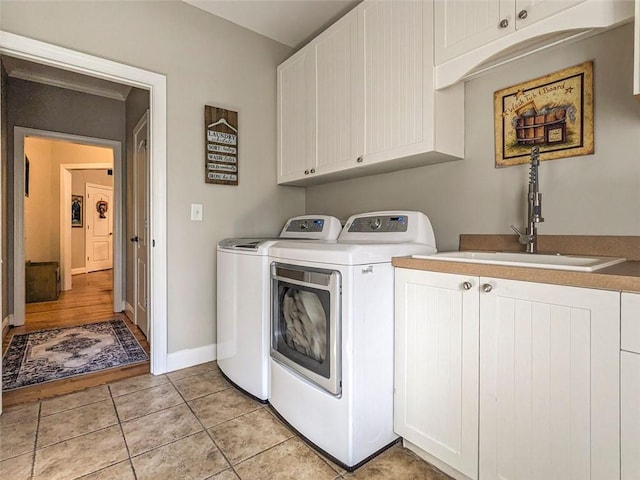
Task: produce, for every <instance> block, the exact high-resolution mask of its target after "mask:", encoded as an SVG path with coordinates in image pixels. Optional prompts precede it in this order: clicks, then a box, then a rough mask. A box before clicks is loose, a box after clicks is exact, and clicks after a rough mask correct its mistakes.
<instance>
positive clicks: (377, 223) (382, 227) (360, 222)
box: [348, 215, 408, 232]
mask: <svg viewBox="0 0 640 480" xmlns="http://www.w3.org/2000/svg"><path fill="white" fill-rule="evenodd" d="M407 225H408V219H407V217H406V216H405V215H385V216H378V215H376V216H371V217H358V218H356V219H354V220H353V222H352V223H351V226H350V227H349V230H348V231H349V232H406V231H407Z"/></svg>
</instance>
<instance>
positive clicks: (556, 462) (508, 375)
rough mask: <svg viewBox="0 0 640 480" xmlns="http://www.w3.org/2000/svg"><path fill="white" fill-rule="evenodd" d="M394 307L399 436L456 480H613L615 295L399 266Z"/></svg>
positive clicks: (616, 451) (616, 464) (616, 462)
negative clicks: (442, 465)
mask: <svg viewBox="0 0 640 480" xmlns="http://www.w3.org/2000/svg"><path fill="white" fill-rule="evenodd" d="M396 302H397V305H396V404H395V406H396V415H395V427H396V432H397V433H398V434H399V435H401V436H403V437H404V438H405V439H406V440H408V441H409V442H411V443H413V444H414V445H416V446H418V447H419V448H420V449H422V450H423V451H424V452H426V453H427V454H428V456H431V457H434V458H436V459H437V460H439V461H441V462H444V463H445V464H447V465H448V466H450V467H453V468H454V469H455V470H457V471H458V472H460V473H461V474H463V475H460V476H459V478H465V477H466V478H472V479H475V478H479V479H480V480H493V479H504V480H509V479H512V480H528V479H531V480H533V479H542V478H544V479H563V480H564V479H575V480H578V479H580V480H585V479H594V480H595V479H603V480H610V479H611V480H612V479H619V478H620V396H619V392H620V380H619V378H620V377H619V375H620V360H619V359H620V293H619V292H610V291H604V290H593V289H585V288H575V287H565V286H557V285H546V284H536V283H530V282H522V281H513V280H503V279H494V278H483V277H480V278H478V277H469V276H464V275H450V274H443V273H433V272H424V271H415V270H406V269H396ZM474 412H475V413H474ZM474 434H475V435H476V437H475V438H476V442H477V443H476V446H475V449H476V450H475V451H473V441H472V439H469V440H468V443H465V439H467V437H466V436H467V435H468V436H469V437H473V436H474Z"/></svg>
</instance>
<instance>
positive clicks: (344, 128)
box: [310, 10, 361, 175]
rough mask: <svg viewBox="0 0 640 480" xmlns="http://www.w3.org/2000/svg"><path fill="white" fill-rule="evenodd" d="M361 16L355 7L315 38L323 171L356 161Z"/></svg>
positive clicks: (318, 171) (320, 166)
mask: <svg viewBox="0 0 640 480" xmlns="http://www.w3.org/2000/svg"><path fill="white" fill-rule="evenodd" d="M357 41H358V16H357V11H356V10H352V11H351V12H349V13H348V14H346V15H345V16H344V17H342V18H341V19H340V20H338V21H337V22H336V23H335V24H334V25H332V26H331V27H330V28H329V29H328V30H327V31H326V32H324V33H323V34H322V35H321V36H320V37H318V38H317V39H316V41H315V42H313V45H312V48H313V49H314V51H315V57H316V66H317V68H316V82H315V83H316V95H317V97H316V100H317V111H318V117H317V122H318V123H317V125H316V130H317V135H318V136H317V146H316V148H317V152H318V157H317V168H316V171H315V172H310V174H314V173H315V174H317V175H321V174H323V173H329V172H332V171H335V170H338V169H342V168H344V166H346V165H352V164H355V158H356V157H357V150H358V149H357V144H356V142H354V137H356V136H357V135H358V129H359V123H360V110H361V105H360V102H359V99H358V96H357V90H356V88H357V85H358V84H359V83H360V82H359V79H358V78H357V77H358V75H359V74H360V69H359V68H358V60H357V58H358V50H357Z"/></svg>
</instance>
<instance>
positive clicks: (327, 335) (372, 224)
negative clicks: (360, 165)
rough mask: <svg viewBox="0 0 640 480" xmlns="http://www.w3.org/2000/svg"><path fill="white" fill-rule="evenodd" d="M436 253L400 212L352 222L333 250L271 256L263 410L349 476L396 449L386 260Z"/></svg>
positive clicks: (284, 250)
mask: <svg viewBox="0 0 640 480" xmlns="http://www.w3.org/2000/svg"><path fill="white" fill-rule="evenodd" d="M435 252H436V247H435V238H434V235H433V229H432V228H431V223H430V222H429V219H428V218H427V217H426V216H425V215H424V214H422V213H420V212H404V211H393V212H372V213H365V214H359V215H354V216H352V217H351V218H350V219H349V220H348V222H347V223H346V225H345V227H344V229H343V230H342V233H341V234H340V237H339V238H338V242H337V243H334V244H304V245H303V244H300V243H295V242H289V241H279V242H276V243H274V244H273V245H272V246H271V248H270V258H271V261H272V266H271V278H272V287H271V288H272V309H273V310H272V339H271V392H270V398H269V403H270V404H271V406H272V408H273V409H274V410H275V411H276V412H277V413H278V414H279V415H280V416H281V417H282V418H283V419H284V420H285V421H286V422H287V423H289V424H290V425H291V426H292V427H293V428H294V429H295V430H297V431H298V432H299V433H300V434H301V435H302V436H303V437H304V438H306V439H307V440H308V441H309V442H310V443H311V444H313V445H314V446H315V447H316V448H318V449H320V450H321V451H322V452H323V453H324V454H326V455H328V456H330V457H331V458H332V459H333V460H334V461H336V462H337V463H339V464H341V465H342V466H344V467H345V468H347V469H348V470H353V469H354V468H356V467H358V466H359V465H361V464H362V463H363V462H365V461H367V460H368V459H369V458H370V457H371V456H373V455H375V454H377V453H379V452H380V451H381V450H383V449H384V448H386V447H387V446H388V445H390V444H392V443H393V442H394V441H395V440H396V439H397V436H396V435H395V434H394V432H393V333H394V320H393V319H394V302H393V297H394V271H393V266H392V265H391V257H394V256H404V255H412V254H422V255H424V254H432V253H435ZM323 323H324V324H325V326H324V327H323V326H322V324H323ZM300 331H303V332H304V333H303V334H302V335H300V334H299V332H300ZM301 337H302V338H301Z"/></svg>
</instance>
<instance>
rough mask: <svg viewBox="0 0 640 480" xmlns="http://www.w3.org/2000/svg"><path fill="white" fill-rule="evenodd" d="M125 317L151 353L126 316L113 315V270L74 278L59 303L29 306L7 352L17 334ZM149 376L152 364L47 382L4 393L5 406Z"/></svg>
mask: <svg viewBox="0 0 640 480" xmlns="http://www.w3.org/2000/svg"><path fill="white" fill-rule="evenodd" d="M113 318H121V319H123V320H125V321H126V322H127V325H128V326H129V327H130V329H131V331H132V332H133V333H134V335H135V336H136V338H137V339H138V341H139V342H140V345H142V347H143V348H144V349H145V351H146V352H147V353H149V342H148V341H147V339H146V338H145V336H144V335H143V334H142V332H141V331H140V329H138V327H137V326H135V325H133V324H132V323H131V321H130V320H129V319H128V318H127V317H126V316H125V315H124V314H123V313H113V270H103V271H100V272H93V273H86V274H82V275H74V276H73V280H72V288H71V290H68V291H66V292H61V294H60V297H59V298H58V300H57V301H53V302H38V303H27V304H26V315H25V319H26V321H25V324H24V325H23V326H21V327H12V328H11V329H10V330H9V333H8V334H7V335H6V336H4V338H3V341H2V352H3V354H4V352H5V351H6V349H7V347H8V346H9V343H10V341H11V337H12V336H13V335H15V334H20V333H26V332H32V331H34V330H42V329H46V328H59V327H71V326H75V325H82V324H85V323H93V322H99V321H101V320H109V319H113ZM144 373H149V362H145V363H140V364H136V365H133V366H125V367H120V368H112V369H109V370H104V371H102V372H95V373H90V374H87V375H80V376H77V377H72V378H69V379H65V380H59V381H56V382H49V383H43V384H41V385H34V386H31V387H24V388H19V389H17V390H13V391H10V392H3V393H2V405H3V407H7V406H11V405H16V404H18V403H24V402H30V401H33V400H40V399H43V398H49V397H54V396H58V395H63V394H65V393H70V392H75V391H78V390H83V389H85V388H88V387H94V386H96V385H102V384H105V383H107V382H112V381H114V380H120V379H123V378H128V377H133V376H136V375H141V374H144Z"/></svg>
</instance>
